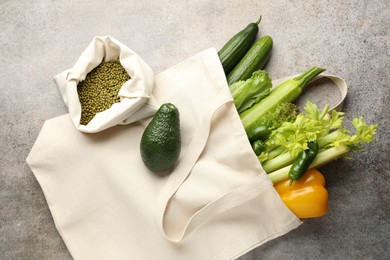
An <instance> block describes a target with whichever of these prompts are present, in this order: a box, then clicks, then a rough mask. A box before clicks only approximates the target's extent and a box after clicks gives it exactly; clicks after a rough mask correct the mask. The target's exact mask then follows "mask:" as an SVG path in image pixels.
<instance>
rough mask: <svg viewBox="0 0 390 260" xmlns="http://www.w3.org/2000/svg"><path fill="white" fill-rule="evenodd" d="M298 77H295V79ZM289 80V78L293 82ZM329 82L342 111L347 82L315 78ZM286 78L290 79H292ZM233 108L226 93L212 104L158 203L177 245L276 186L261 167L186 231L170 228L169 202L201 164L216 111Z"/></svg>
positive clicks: (160, 220)
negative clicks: (338, 95)
mask: <svg viewBox="0 0 390 260" xmlns="http://www.w3.org/2000/svg"><path fill="white" fill-rule="evenodd" d="M293 77H294V76H293ZM293 77H289V78H293ZM324 77H325V78H329V79H330V80H332V81H333V82H334V83H335V85H336V86H337V87H338V89H339V91H340V93H341V100H340V101H339V102H338V103H337V105H335V106H334V107H332V110H333V109H336V110H339V109H341V107H342V105H343V102H344V99H345V97H346V95H347V84H346V82H345V80H344V79H342V78H341V77H338V76H335V75H328V74H323V75H320V76H318V77H316V78H315V80H317V79H320V78H324ZM289 78H286V79H289ZM286 79H281V80H276V81H274V82H273V83H274V84H277V83H278V82H279V83H280V82H281V81H284V80H286ZM224 105H230V106H233V107H234V103H233V101H232V97H231V96H230V95H226V92H222V93H221V95H220V96H219V97H218V98H217V99H216V101H215V102H214V103H212V104H211V106H210V108H209V109H208V111H211V112H210V113H208V114H206V115H204V117H203V119H202V121H201V123H200V124H199V127H198V129H197V130H196V132H195V134H194V137H193V139H192V141H191V143H190V145H189V147H188V149H187V154H185V155H184V156H183V159H182V160H181V161H180V164H178V165H177V167H176V169H175V171H174V173H172V174H171V175H170V177H169V179H168V181H167V184H166V186H165V187H164V188H163V190H162V192H161V194H160V196H159V199H158V202H157V205H158V207H157V214H156V217H157V224H158V228H159V229H160V232H161V233H162V234H163V236H164V237H165V238H166V239H167V240H169V241H171V242H174V243H178V242H180V241H182V240H183V239H184V238H185V237H187V236H188V235H189V234H190V233H191V232H192V231H194V230H195V229H196V228H197V227H199V226H200V225H201V224H202V223H203V222H204V221H206V220H207V219H208V218H210V217H212V216H214V215H216V214H219V213H222V212H224V211H226V210H229V209H232V208H235V207H237V206H239V205H242V204H243V203H245V202H247V201H250V200H252V199H254V198H256V197H258V196H260V195H261V194H262V193H263V192H264V191H266V190H267V189H268V188H269V187H270V186H272V182H271V181H270V180H269V178H268V176H267V174H266V173H265V172H264V170H263V169H262V168H261V167H260V165H259V175H258V176H256V177H255V178H254V179H253V180H251V181H249V182H248V183H246V184H243V185H240V186H238V187H237V188H235V189H233V190H231V191H229V192H227V193H225V194H223V195H222V196H220V197H219V198H216V199H215V200H214V201H212V202H210V203H209V204H207V205H206V206H205V207H203V208H201V209H200V210H198V211H197V212H195V213H194V214H193V215H192V216H191V217H190V219H189V220H188V222H187V224H186V225H185V227H184V228H183V229H181V230H176V229H175V228H171V227H167V221H166V219H165V218H164V216H165V211H166V209H167V207H168V204H169V201H170V200H171V198H172V197H173V196H174V194H175V193H176V191H177V190H178V189H179V188H180V186H181V185H182V183H183V182H184V181H185V180H186V179H187V177H188V176H189V174H190V172H191V170H192V168H193V166H194V165H195V163H196V161H197V160H198V158H199V156H200V154H201V152H202V151H203V149H204V147H205V145H206V143H207V139H208V136H209V132H210V128H211V121H212V118H213V116H214V114H215V112H216V111H218V110H219V109H220V108H221V107H222V106H224ZM234 109H235V108H234Z"/></svg>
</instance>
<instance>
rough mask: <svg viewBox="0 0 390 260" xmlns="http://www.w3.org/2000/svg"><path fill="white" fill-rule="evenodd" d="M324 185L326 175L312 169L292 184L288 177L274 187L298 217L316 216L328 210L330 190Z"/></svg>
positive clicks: (322, 214)
mask: <svg viewBox="0 0 390 260" xmlns="http://www.w3.org/2000/svg"><path fill="white" fill-rule="evenodd" d="M324 186H325V178H324V176H323V175H322V174H321V173H320V172H319V171H318V170H316V169H310V170H308V171H307V172H306V173H305V175H304V176H303V177H302V178H301V179H299V180H296V181H294V182H293V183H292V185H290V180H289V179H286V180H283V181H281V182H278V183H276V184H275V185H274V188H275V189H276V191H277V192H278V193H279V195H280V198H281V199H282V201H283V202H284V204H286V206H287V207H288V208H289V209H290V210H291V211H292V212H293V213H294V214H295V215H296V216H297V217H298V218H315V217H321V216H324V215H325V214H326V212H327V211H328V191H327V190H326V189H325V187H324Z"/></svg>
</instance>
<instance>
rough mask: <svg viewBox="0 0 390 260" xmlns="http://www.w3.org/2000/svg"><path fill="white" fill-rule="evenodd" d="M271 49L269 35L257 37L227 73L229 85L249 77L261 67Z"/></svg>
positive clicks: (269, 54)
mask: <svg viewBox="0 0 390 260" xmlns="http://www.w3.org/2000/svg"><path fill="white" fill-rule="evenodd" d="M271 50H272V38H271V37H270V36H263V37H261V38H260V39H258V40H257V41H256V42H255V43H254V44H253V45H252V47H251V48H250V49H249V50H248V52H247V53H246V54H245V56H244V57H243V58H242V59H241V60H240V62H239V63H238V64H237V65H236V66H235V67H234V69H233V70H232V71H231V72H230V73H229V74H228V76H227V81H228V84H229V85H231V84H233V83H234V82H237V81H240V80H246V79H249V78H250V77H251V76H252V73H253V72H255V71H256V70H259V69H263V67H264V65H265V64H266V63H267V61H268V59H269V57H270V56H271Z"/></svg>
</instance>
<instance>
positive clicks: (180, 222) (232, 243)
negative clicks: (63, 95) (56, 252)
mask: <svg viewBox="0 0 390 260" xmlns="http://www.w3.org/2000/svg"><path fill="white" fill-rule="evenodd" d="M154 82H155V84H154V88H153V91H152V92H151V96H152V97H153V98H150V99H148V101H147V103H146V104H147V105H150V106H152V107H158V106H159V105H161V104H163V103H167V102H170V103H172V104H174V105H175V106H176V107H177V108H178V109H179V111H180V123H181V134H182V136H181V137H182V149H181V153H180V157H179V160H178V162H177V164H176V166H175V167H174V168H173V169H172V170H171V172H170V173H169V174H168V175H164V176H161V175H158V174H156V173H154V172H151V171H150V170H148V169H147V168H146V167H145V166H144V164H143V162H142V159H141V155H140V151H139V145H140V139H141V136H142V133H143V131H144V129H145V127H146V126H147V124H148V123H149V121H150V118H145V119H142V120H138V121H136V122H133V123H132V124H129V125H117V126H113V127H111V128H109V129H106V130H104V131H101V132H99V133H95V134H85V133H82V132H80V131H78V130H77V129H76V128H75V127H74V125H73V123H72V116H71V115H69V114H67V115H63V116H60V117H56V118H53V119H50V120H48V121H46V122H45V124H44V126H43V128H42V130H41V132H40V134H39V136H38V138H37V140H36V143H35V144H34V147H33V148H32V150H31V152H30V154H29V156H28V158H27V162H28V164H29V166H30V167H31V170H32V171H33V173H34V175H35V177H36V178H37V180H38V182H39V183H40V185H41V187H42V189H43V192H44V194H45V197H46V199H47V203H48V205H49V208H50V210H51V213H52V215H53V218H54V222H55V225H56V227H57V229H58V231H59V233H60V235H61V236H62V238H63V240H64V241H65V243H66V245H67V247H68V249H69V251H70V253H71V254H72V256H73V257H74V258H75V259H234V258H237V257H239V256H240V255H242V254H244V253H246V252H248V251H249V250H251V249H253V248H255V247H257V246H259V245H262V244H264V243H265V242H267V241H269V240H272V239H275V238H277V237H279V236H281V235H283V234H285V233H287V232H289V231H291V230H292V229H294V228H296V227H298V226H299V225H300V224H301V221H300V220H299V219H298V218H297V217H296V216H295V215H294V214H293V213H292V212H291V211H290V210H289V209H288V208H287V207H286V206H285V205H284V204H283V202H282V201H281V199H280V197H279V195H278V194H277V192H276V191H275V189H274V188H273V185H272V183H271V181H270V180H269V179H268V177H267V174H266V173H265V172H264V170H263V169H262V167H261V165H260V163H259V161H258V159H257V157H256V155H255V154H254V152H253V151H252V148H251V145H250V143H249V141H248V139H247V136H246V133H245V130H244V128H243V126H242V124H241V121H240V118H239V115H238V113H237V111H236V108H235V106H234V103H233V100H232V96H231V94H230V91H229V88H228V86H227V83H226V78H225V74H224V71H223V69H222V66H221V63H220V61H219V58H218V54H217V52H216V50H215V49H208V50H205V51H203V52H200V53H198V54H197V55H195V56H193V57H191V58H189V59H187V60H185V61H183V62H181V63H180V64H177V65H176V66H173V67H171V68H169V69H167V70H166V71H164V72H162V73H160V74H158V75H156V76H155V78H154ZM336 84H337V83H336Z"/></svg>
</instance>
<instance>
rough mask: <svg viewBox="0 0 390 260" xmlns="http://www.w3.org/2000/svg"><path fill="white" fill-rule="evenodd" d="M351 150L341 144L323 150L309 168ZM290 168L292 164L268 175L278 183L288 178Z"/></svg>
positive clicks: (273, 181) (318, 165)
mask: <svg viewBox="0 0 390 260" xmlns="http://www.w3.org/2000/svg"><path fill="white" fill-rule="evenodd" d="M349 150H350V149H349V147H348V146H346V145H341V146H338V147H332V148H329V149H327V150H325V151H323V152H320V153H319V154H317V156H316V158H315V159H314V161H313V162H312V163H311V165H310V167H309V168H310V169H311V168H315V167H320V166H322V165H324V164H326V163H328V162H330V161H333V160H335V159H337V158H339V157H340V156H342V155H344V154H346V153H348V152H349ZM290 168H291V164H290V165H288V166H286V167H284V168H281V169H279V170H276V171H273V172H271V173H269V174H268V177H269V178H270V180H271V181H272V183H277V182H279V181H282V180H284V179H287V178H288V172H289V170H290Z"/></svg>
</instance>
